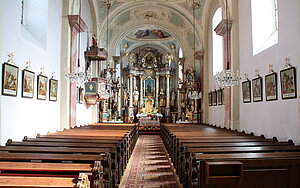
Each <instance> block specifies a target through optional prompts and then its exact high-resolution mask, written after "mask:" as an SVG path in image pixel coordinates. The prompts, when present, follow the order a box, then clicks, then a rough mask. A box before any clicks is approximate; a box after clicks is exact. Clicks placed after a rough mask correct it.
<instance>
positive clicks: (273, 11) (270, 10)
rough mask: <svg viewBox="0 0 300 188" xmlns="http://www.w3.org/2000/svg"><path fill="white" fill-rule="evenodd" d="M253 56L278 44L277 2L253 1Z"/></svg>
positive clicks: (267, 0)
mask: <svg viewBox="0 0 300 188" xmlns="http://www.w3.org/2000/svg"><path fill="white" fill-rule="evenodd" d="M251 14H252V44H253V55H256V54H258V53H260V52H262V51H264V50H265V49H268V48H269V47H271V46H273V45H275V44H277V43H278V10H277V0H264V1H262V0H251Z"/></svg>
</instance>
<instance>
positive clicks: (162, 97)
mask: <svg viewBox="0 0 300 188" xmlns="http://www.w3.org/2000/svg"><path fill="white" fill-rule="evenodd" d="M159 103H160V106H166V100H165V92H164V90H163V89H160V93H159Z"/></svg>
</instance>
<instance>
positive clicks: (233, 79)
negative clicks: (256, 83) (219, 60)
mask: <svg viewBox="0 0 300 188" xmlns="http://www.w3.org/2000/svg"><path fill="white" fill-rule="evenodd" d="M215 80H216V83H217V84H218V85H219V86H220V87H233V86H235V85H238V84H239V83H240V81H241V75H240V73H239V71H237V73H236V74H235V73H234V72H233V71H231V70H223V71H222V72H219V73H217V74H216V76H215Z"/></svg>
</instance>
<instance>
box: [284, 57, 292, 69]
mask: <svg viewBox="0 0 300 188" xmlns="http://www.w3.org/2000/svg"><path fill="white" fill-rule="evenodd" d="M284 60H285V65H284V68H289V67H291V64H290V58H289V57H285V58H284Z"/></svg>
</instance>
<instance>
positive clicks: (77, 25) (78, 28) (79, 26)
mask: <svg viewBox="0 0 300 188" xmlns="http://www.w3.org/2000/svg"><path fill="white" fill-rule="evenodd" d="M68 20H69V25H70V27H71V30H74V31H75V32H76V33H79V32H84V31H85V30H86V29H87V26H86V24H85V22H84V21H83V19H82V18H81V17H80V16H79V15H68Z"/></svg>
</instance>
